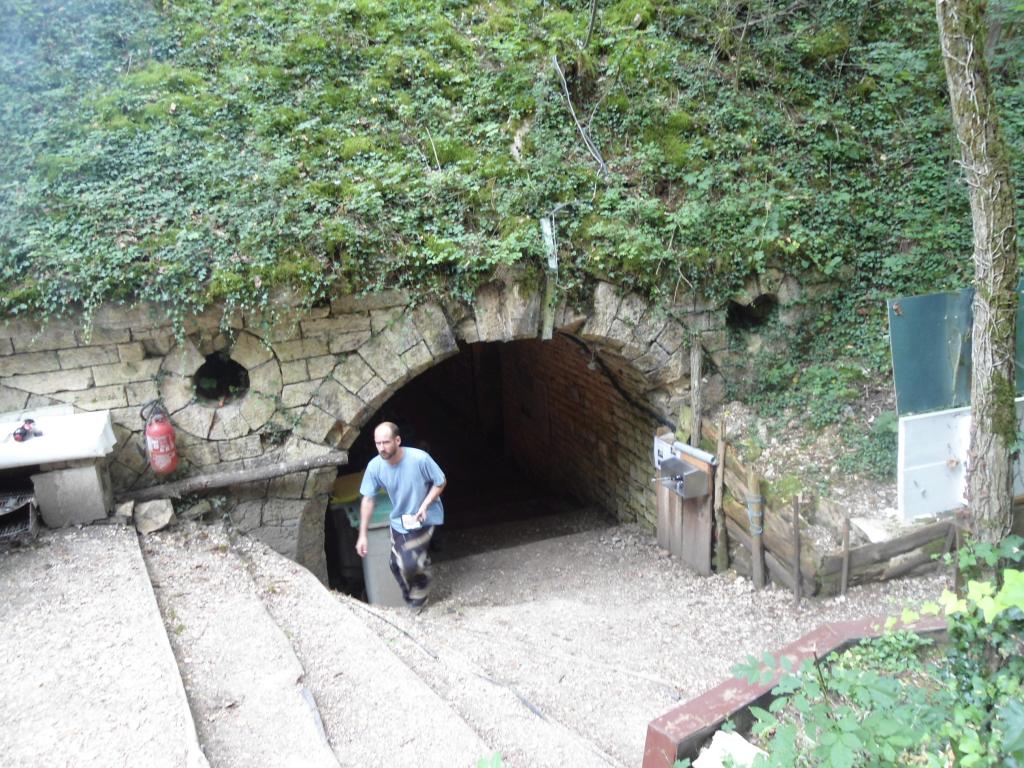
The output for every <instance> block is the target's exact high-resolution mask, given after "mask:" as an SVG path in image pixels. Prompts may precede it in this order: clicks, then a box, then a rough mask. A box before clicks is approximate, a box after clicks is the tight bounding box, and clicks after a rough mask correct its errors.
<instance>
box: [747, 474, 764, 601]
mask: <svg viewBox="0 0 1024 768" xmlns="http://www.w3.org/2000/svg"><path fill="white" fill-rule="evenodd" d="M760 491H761V481H760V480H759V479H758V477H757V474H756V473H755V472H754V470H750V472H749V473H748V475H747V492H748V493H749V494H750V496H749V497H748V499H747V514H748V516H749V520H750V542H751V549H752V551H751V553H750V560H751V565H750V567H751V571H752V574H753V577H754V586H755V587H757V588H758V589H764V540H763V538H762V534H763V533H764V498H763V497H762V496H761V494H760Z"/></svg>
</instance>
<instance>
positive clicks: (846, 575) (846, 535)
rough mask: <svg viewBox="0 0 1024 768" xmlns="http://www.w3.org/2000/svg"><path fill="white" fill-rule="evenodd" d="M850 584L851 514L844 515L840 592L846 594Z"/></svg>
mask: <svg viewBox="0 0 1024 768" xmlns="http://www.w3.org/2000/svg"><path fill="white" fill-rule="evenodd" d="M849 586H850V516H849V515H845V516H844V517H843V573H842V577H841V578H840V579H839V594H841V595H845V594H846V590H847V588H848V587H849Z"/></svg>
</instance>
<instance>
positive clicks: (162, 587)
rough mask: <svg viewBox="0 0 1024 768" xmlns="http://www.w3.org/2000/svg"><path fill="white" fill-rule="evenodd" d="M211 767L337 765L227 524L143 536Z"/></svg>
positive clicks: (298, 667)
mask: <svg viewBox="0 0 1024 768" xmlns="http://www.w3.org/2000/svg"><path fill="white" fill-rule="evenodd" d="M143 551H144V553H145V556H146V565H147V567H148V569H149V574H150V578H151V579H152V582H153V588H154V591H155V593H156V596H157V601H158V602H159V604H160V609H161V612H162V613H163V617H164V623H165V626H166V628H167V634H168V637H170V640H171V645H172V646H173V648H174V651H175V654H176V655H177V658H178V664H179V667H180V669H181V675H182V679H183V681H184V684H185V690H186V692H187V694H188V699H189V703H190V704H191V705H192V711H193V713H194V716H195V723H196V729H197V731H198V733H199V738H200V742H201V744H202V747H203V750H204V752H205V754H206V757H207V759H208V760H209V762H210V766H212V768H260V767H261V766H265V767H266V768H290V767H291V766H295V768H300V767H301V768H337V766H338V761H337V760H336V759H335V757H334V754H333V752H332V751H331V748H330V745H329V744H328V743H327V739H326V736H325V734H324V730H323V726H322V723H321V721H320V717H319V713H318V711H317V706H316V703H315V701H314V700H313V697H312V695H311V694H310V692H309V691H308V690H307V689H306V688H305V686H304V684H303V677H304V673H303V669H302V666H301V665H300V664H299V661H298V659H296V657H295V653H294V651H293V649H292V645H291V643H290V642H289V640H288V638H287V637H285V635H284V633H283V632H282V631H281V629H280V628H279V627H278V626H277V624H276V623H275V622H274V620H273V619H272V618H271V617H270V615H269V614H268V613H267V611H266V608H265V606H264V604H263V602H262V601H261V599H260V597H259V595H258V594H257V592H256V589H255V587H254V585H253V582H252V579H251V578H250V576H249V574H248V572H247V571H246V568H245V566H244V564H243V563H242V562H241V561H240V560H239V559H238V557H237V555H236V554H235V553H234V552H233V551H232V549H231V547H230V544H229V542H228V539H227V535H226V534H225V533H224V532H223V530H222V529H221V528H220V527H213V526H210V527H198V526H183V527H180V528H177V529H174V530H171V531H167V532H160V533H156V534H152V535H151V536H148V537H146V538H145V539H143Z"/></svg>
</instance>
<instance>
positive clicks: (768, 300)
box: [725, 293, 779, 330]
mask: <svg viewBox="0 0 1024 768" xmlns="http://www.w3.org/2000/svg"><path fill="white" fill-rule="evenodd" d="M778 307H779V301H778V299H777V298H776V297H775V296H773V295H771V294H769V293H765V294H762V295H760V296H758V297H757V298H755V299H754V300H753V301H752V302H750V303H749V304H740V303H739V302H736V301H730V302H729V305H728V307H727V308H726V310H725V324H726V326H728V327H729V328H736V329H744V330H750V329H751V328H757V327H759V326H762V325H764V324H765V323H766V322H767V321H768V319H769V318H770V317H771V316H772V315H773V314H774V313H775V311H776V310H777V309H778Z"/></svg>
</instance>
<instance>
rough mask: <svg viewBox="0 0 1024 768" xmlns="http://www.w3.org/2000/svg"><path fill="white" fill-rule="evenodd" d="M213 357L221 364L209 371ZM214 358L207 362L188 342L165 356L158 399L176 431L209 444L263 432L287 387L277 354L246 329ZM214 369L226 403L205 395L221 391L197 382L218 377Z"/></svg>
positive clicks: (187, 340)
mask: <svg viewBox="0 0 1024 768" xmlns="http://www.w3.org/2000/svg"><path fill="white" fill-rule="evenodd" d="M215 357H219V358H221V360H222V362H219V363H216V364H214V366H213V367H212V368H211V369H208V368H206V366H207V365H208V364H209V361H210V358H215ZM210 358H205V359H204V357H203V356H202V355H201V354H200V353H199V351H198V349H197V347H196V344H195V343H194V342H193V341H191V340H189V339H186V340H185V341H184V342H182V343H181V344H179V345H178V346H177V347H176V348H175V349H173V350H171V352H170V353H169V354H168V355H167V356H166V357H165V358H164V363H163V365H162V366H161V370H162V372H163V374H164V375H163V377H162V378H161V382H160V396H161V397H162V398H163V400H164V403H165V404H166V405H167V407H168V410H169V411H170V412H171V418H172V420H173V422H174V426H175V428H176V429H180V430H183V431H185V432H187V433H188V434H190V435H193V436H195V437H198V438H203V439H209V440H232V439H234V438H238V437H244V436H245V435H248V434H250V433H252V432H255V431H257V430H258V429H260V428H261V427H262V426H263V425H264V424H266V423H267V421H268V420H269V419H270V417H271V416H272V415H273V414H274V411H275V410H276V407H277V403H278V402H279V401H280V398H281V391H282V389H283V386H284V384H283V381H282V377H281V366H280V364H279V363H278V361H277V357H276V356H275V355H274V353H273V351H272V350H270V349H268V348H267V347H266V346H264V344H263V341H262V340H261V339H259V337H257V336H255V335H253V334H251V333H249V332H248V331H242V332H241V333H239V334H238V337H237V338H236V339H235V343H234V344H233V345H232V346H231V348H230V350H223V351H221V352H218V353H214V354H213V355H211V356H210ZM235 366H237V368H236V367H235ZM238 369H241V371H242V373H245V374H246V376H247V378H248V389H247V390H246V391H244V392H242V391H241V388H240V387H239V384H241V383H242V382H243V379H242V376H241V374H239V373H238ZM211 370H212V371H213V372H214V373H217V372H218V371H219V372H220V373H221V375H222V376H223V379H222V380H221V384H220V385H219V386H221V387H222V388H225V387H226V389H227V390H228V396H227V397H226V398H225V399H224V404H223V405H221V399H220V398H219V397H218V398H217V399H213V398H209V397H204V394H206V393H217V392H220V390H219V389H217V388H216V387H215V386H214V385H213V384H212V382H210V381H200V380H199V379H200V378H201V377H202V378H204V379H206V378H209V379H214V378H215V377H214V376H212V375H210V372H211ZM232 371H233V373H232ZM232 387H235V389H234V391H232ZM232 396H233V398H234V399H232Z"/></svg>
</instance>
